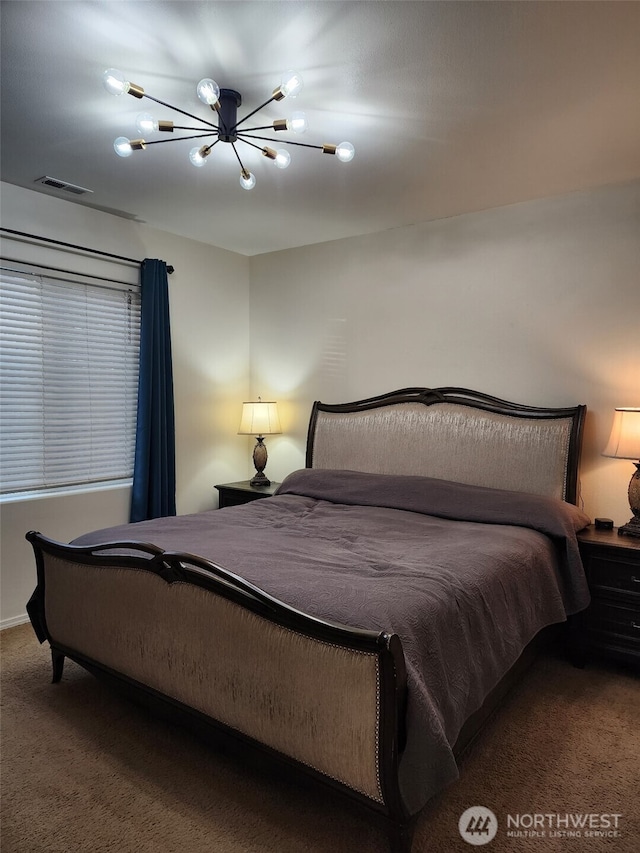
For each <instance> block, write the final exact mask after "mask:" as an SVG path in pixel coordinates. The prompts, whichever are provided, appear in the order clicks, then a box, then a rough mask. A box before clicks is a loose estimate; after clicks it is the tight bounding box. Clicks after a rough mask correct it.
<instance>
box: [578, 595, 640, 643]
mask: <svg viewBox="0 0 640 853" xmlns="http://www.w3.org/2000/svg"><path fill="white" fill-rule="evenodd" d="M585 627H586V629H587V631H588V632H589V633H597V634H616V635H617V636H618V637H627V638H628V639H631V640H635V641H636V642H637V643H638V645H640V610H639V609H638V608H637V607H633V606H624V605H618V604H611V603H609V602H607V601H594V602H592V604H591V607H589V609H588V610H587V612H586V613H585Z"/></svg>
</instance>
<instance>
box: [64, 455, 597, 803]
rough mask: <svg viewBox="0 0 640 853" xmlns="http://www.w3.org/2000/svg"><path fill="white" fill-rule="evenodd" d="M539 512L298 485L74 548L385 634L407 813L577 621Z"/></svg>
mask: <svg viewBox="0 0 640 853" xmlns="http://www.w3.org/2000/svg"><path fill="white" fill-rule="evenodd" d="M588 523H589V519H588V518H587V516H585V515H584V513H582V512H581V511H580V510H579V509H577V508H576V507H574V506H572V505H570V504H567V503H564V502H562V501H557V500H555V499H551V498H543V497H537V496H530V495H524V494H520V493H517V492H504V491H499V490H494V489H486V488H481V487H477V486H466V485H462V484H458V483H449V482H446V481H443V480H434V479H429V478H425V477H407V476H394V475H378V474H362V473H356V472H347V471H326V470H313V469H304V470H301V471H296V472H294V473H293V474H291V475H290V476H289V477H287V478H286V480H285V481H284V483H283V484H282V486H281V487H280V489H279V491H278V494H277V495H276V496H274V497H272V498H269V499H268V500H261V501H254V502H252V503H250V504H246V505H244V506H238V507H229V508H226V509H224V510H216V511H209V512H204V513H198V514H195V515H187V516H178V517H175V518H164V519H155V520H152V521H143V522H139V523H137V524H128V525H122V526H120V527H112V528H108V529H105V530H100V531H97V532H95V533H90V534H86V535H84V536H81V537H79V538H78V539H76V540H74V543H73V544H77V545H89V544H97V543H103V542H113V541H123V540H128V541H132V540H134V541H138V542H151V543H153V544H155V545H157V546H159V547H161V548H163V549H165V550H171V551H184V552H188V553H192V554H198V555H199V556H202V557H205V558H207V559H209V560H212V561H214V562H216V563H217V564H219V565H221V566H223V567H225V568H226V569H228V570H229V571H232V572H234V573H236V574H239V575H241V576H242V577H244V578H245V579H246V580H248V581H250V582H252V583H254V584H256V585H257V586H259V587H260V588H262V589H264V590H265V591H266V592H268V593H269V594H271V595H273V596H275V597H276V598H279V599H281V600H283V601H285V602H286V603H287V604H290V605H291V606H293V607H297V608H299V609H300V610H303V611H305V612H307V613H309V614H311V615H314V616H319V617H322V618H325V619H330V620H333V621H336V622H341V623H343V624H346V625H351V626H353V627H359V628H366V629H370V630H382V631H388V632H395V633H397V634H398V635H399V636H400V639H401V640H402V645H403V648H404V654H405V659H406V663H407V678H408V688H409V689H408V702H407V744H406V748H405V751H404V753H403V756H402V760H401V765H400V783H401V787H402V792H403V796H404V798H405V801H406V803H407V806H408V808H409V809H410V811H411V812H416V811H418V810H419V809H420V808H421V807H422V806H423V805H424V804H425V802H426V801H427V800H428V799H429V798H430V797H432V796H433V795H434V794H435V793H437V792H438V791H439V790H440V789H441V788H443V787H444V786H445V785H447V784H448V783H450V782H451V781H453V780H454V779H455V778H456V777H457V775H458V770H457V767H456V763H455V759H454V757H453V752H452V746H453V744H454V743H455V740H456V738H457V736H458V734H459V731H460V729H461V727H462V725H463V723H464V722H465V720H466V719H467V717H468V716H469V715H470V714H472V713H473V712H474V711H475V710H476V709H477V708H479V707H480V705H481V704H482V702H483V700H484V698H485V697H486V695H487V694H488V693H489V691H490V690H491V689H492V688H493V687H494V686H495V684H496V683H497V682H498V681H499V680H500V678H501V677H502V676H503V675H504V674H505V673H506V672H507V670H508V669H509V668H510V666H511V665H512V664H513V663H514V662H515V661H516V659H517V658H518V656H519V655H520V653H521V651H522V649H523V648H524V646H525V645H526V644H527V643H528V642H529V641H530V640H531V639H532V638H533V637H534V636H535V634H536V633H537V632H538V631H539V630H541V629H542V628H543V627H545V626H547V625H550V624H553V623H556V622H562V621H564V620H565V619H566V617H567V615H570V614H571V613H575V612H578V611H579V610H581V609H583V608H584V607H586V606H587V604H588V602H589V593H588V589H587V584H586V580H585V576H584V571H583V569H582V564H581V561H580V556H579V552H578V546H577V541H576V537H575V531H577V530H579V529H581V528H582V527H584V526H586V525H587V524H588Z"/></svg>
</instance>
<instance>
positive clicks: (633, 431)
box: [602, 409, 640, 536]
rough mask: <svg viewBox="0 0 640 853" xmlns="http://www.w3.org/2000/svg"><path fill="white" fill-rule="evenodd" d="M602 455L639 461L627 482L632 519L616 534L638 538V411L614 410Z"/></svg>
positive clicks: (639, 419)
mask: <svg viewBox="0 0 640 853" xmlns="http://www.w3.org/2000/svg"><path fill="white" fill-rule="evenodd" d="M602 455H603V456H613V457H615V458H616V459H632V460H634V462H635V460H636V459H637V460H639V461H638V462H635V466H636V471H635V473H634V474H632V475H631V481H630V482H629V505H630V507H631V512H632V513H633V518H632V519H631V520H630V521H629V522H628V523H627V524H623V525H622V527H619V528H618V533H620V534H621V535H623V534H627V535H628V536H640V409H616V410H615V415H614V418H613V426H612V427H611V436H610V437H609V443H608V444H607V446H606V447H605V449H604V450H603V452H602Z"/></svg>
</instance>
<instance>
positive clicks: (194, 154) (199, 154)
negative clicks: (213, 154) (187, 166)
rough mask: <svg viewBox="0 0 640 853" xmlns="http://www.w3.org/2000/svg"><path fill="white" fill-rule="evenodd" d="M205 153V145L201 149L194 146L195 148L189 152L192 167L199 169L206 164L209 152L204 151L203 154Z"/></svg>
mask: <svg viewBox="0 0 640 853" xmlns="http://www.w3.org/2000/svg"><path fill="white" fill-rule="evenodd" d="M205 151H206V145H205V146H202V147H199V146H197V145H196V147H195V148H192V149H191V151H189V160H191V162H192V163H193V165H194V166H197V167H198V168H200V167H201V166H204V164H205V163H206V162H207V155H208V153H209V152H208V151H206V153H205Z"/></svg>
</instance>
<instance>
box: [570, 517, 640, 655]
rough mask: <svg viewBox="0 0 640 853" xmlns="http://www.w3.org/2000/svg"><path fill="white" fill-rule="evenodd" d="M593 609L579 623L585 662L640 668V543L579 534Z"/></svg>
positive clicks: (606, 533) (612, 534)
mask: <svg viewBox="0 0 640 853" xmlns="http://www.w3.org/2000/svg"><path fill="white" fill-rule="evenodd" d="M578 544H579V546H580V554H581V556H582V562H583V564H584V568H585V572H586V575H587V581H588V583H589V589H590V591H591V604H590V605H589V607H588V608H587V609H586V610H585V611H584V612H583V613H581V614H579V618H578V626H579V631H580V645H581V647H582V648H581V657H582V662H583V663H584V660H585V659H586V657H587V656H588V655H589V654H590V653H591V652H596V653H599V654H601V655H606V656H607V657H610V658H615V659H616V660H619V661H624V662H626V663H631V664H633V665H635V666H636V667H640V539H636V538H634V537H631V536H619V535H618V531H617V530H616V529H614V530H596V529H595V528H594V527H593V526H591V527H588V528H586V530H582V531H580V533H578Z"/></svg>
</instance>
